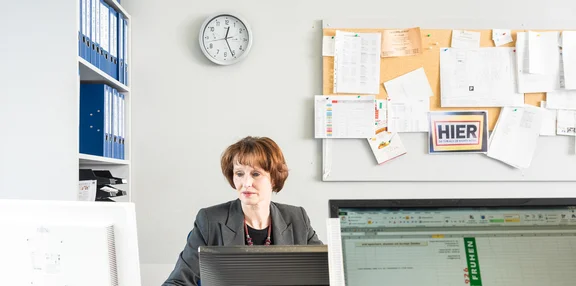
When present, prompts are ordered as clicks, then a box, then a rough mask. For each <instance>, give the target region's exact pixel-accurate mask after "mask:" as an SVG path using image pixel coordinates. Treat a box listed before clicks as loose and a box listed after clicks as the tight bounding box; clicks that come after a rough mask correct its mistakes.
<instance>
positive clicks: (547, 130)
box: [540, 101, 558, 136]
mask: <svg viewBox="0 0 576 286" xmlns="http://www.w3.org/2000/svg"><path fill="white" fill-rule="evenodd" d="M546 106H547V102H546V101H541V102H540V107H541V108H542V109H543V112H544V114H543V117H542V127H541V128H540V136H556V118H557V117H558V110H556V109H548V108H546Z"/></svg>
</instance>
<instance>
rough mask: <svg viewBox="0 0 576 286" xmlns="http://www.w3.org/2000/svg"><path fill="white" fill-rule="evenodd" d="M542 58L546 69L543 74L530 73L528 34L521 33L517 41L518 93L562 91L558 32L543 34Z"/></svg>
mask: <svg viewBox="0 0 576 286" xmlns="http://www.w3.org/2000/svg"><path fill="white" fill-rule="evenodd" d="M540 38H541V39H540V40H541V41H542V47H541V49H540V50H541V57H543V58H544V59H545V61H543V63H544V68H543V73H542V74H532V73H529V70H528V65H529V63H528V62H529V51H528V34H527V33H524V32H520V33H518V35H517V40H516V59H517V61H516V63H517V77H518V92H520V93H530V92H548V91H554V90H558V89H560V52H559V47H558V32H542V33H541V34H540Z"/></svg>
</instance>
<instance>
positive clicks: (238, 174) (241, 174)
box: [236, 172, 244, 177]
mask: <svg viewBox="0 0 576 286" xmlns="http://www.w3.org/2000/svg"><path fill="white" fill-rule="evenodd" d="M243 175H244V173H240V172H238V173H236V176H238V177H242V176H243Z"/></svg>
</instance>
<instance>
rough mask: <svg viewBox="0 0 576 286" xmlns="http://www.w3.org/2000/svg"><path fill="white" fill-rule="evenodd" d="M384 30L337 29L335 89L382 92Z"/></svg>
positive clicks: (356, 92)
mask: <svg viewBox="0 0 576 286" xmlns="http://www.w3.org/2000/svg"><path fill="white" fill-rule="evenodd" d="M381 40H382V34H381V33H351V32H343V31H336V37H335V41H334V92H335V93H355V94H378V93H380V45H381Z"/></svg>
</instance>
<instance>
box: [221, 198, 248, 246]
mask: <svg viewBox="0 0 576 286" xmlns="http://www.w3.org/2000/svg"><path fill="white" fill-rule="evenodd" d="M220 229H221V231H222V243H223V245H225V246H229V245H244V213H243V212H242V206H241V205H240V200H238V199H237V200H235V201H234V202H232V203H231V204H230V208H229V209H228V218H227V219H226V224H225V225H220Z"/></svg>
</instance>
